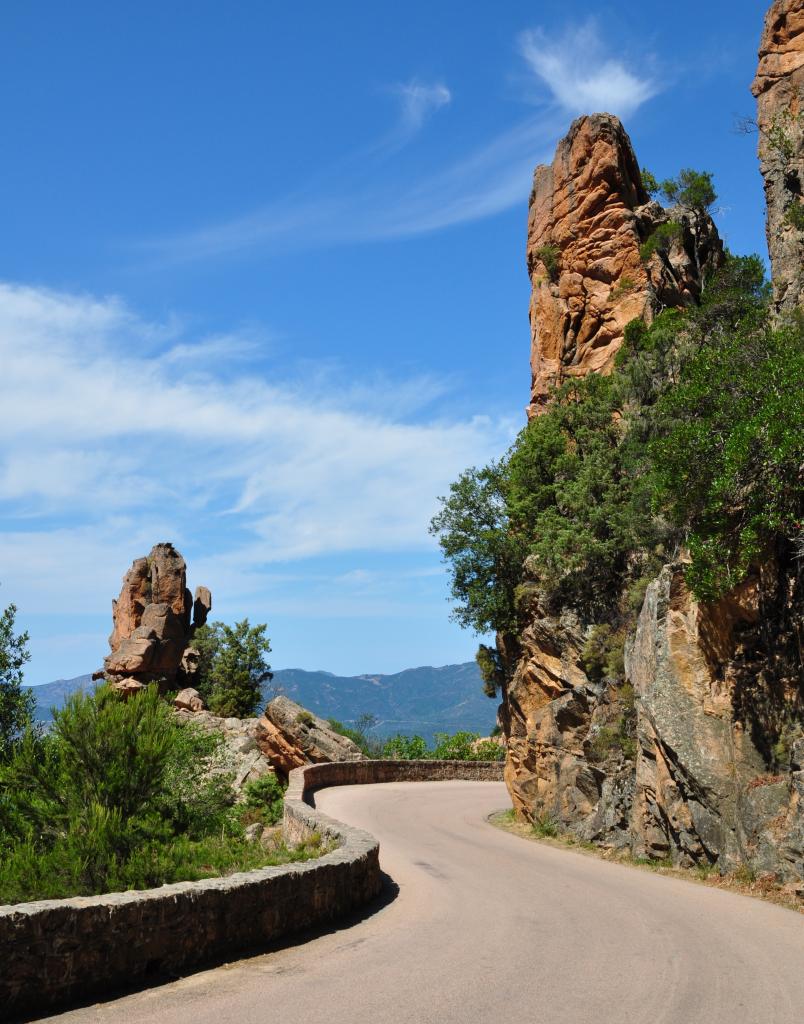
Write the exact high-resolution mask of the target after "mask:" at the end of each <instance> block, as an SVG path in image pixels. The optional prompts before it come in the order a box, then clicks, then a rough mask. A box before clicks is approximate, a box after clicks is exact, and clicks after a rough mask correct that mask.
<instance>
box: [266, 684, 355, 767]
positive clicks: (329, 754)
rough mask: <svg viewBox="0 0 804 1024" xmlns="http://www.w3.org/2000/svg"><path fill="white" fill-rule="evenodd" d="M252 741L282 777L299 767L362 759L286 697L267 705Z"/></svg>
mask: <svg viewBox="0 0 804 1024" xmlns="http://www.w3.org/2000/svg"><path fill="white" fill-rule="evenodd" d="M256 738H257V744H258V745H259V748H260V750H261V751H262V753H263V754H264V755H265V757H267V758H268V760H269V761H270V762H271V764H272V765H273V766H274V768H276V770H277V771H278V772H280V773H281V774H282V775H288V774H289V773H290V772H291V771H292V770H293V769H294V768H300V767H301V766H302V765H303V764H317V763H320V762H324V761H362V760H364V759H365V755H364V754H363V753H362V752H361V750H360V748H359V747H358V746H357V745H356V744H355V743H353V742H352V741H351V740H350V739H348V737H346V736H342V735H341V734H340V733H338V732H335V730H334V729H333V728H332V727H331V726H330V724H329V722H326V721H324V719H323V718H319V717H318V716H317V715H314V714H313V713H312V712H311V711H308V710H307V709H306V708H303V707H302V706H301V704H297V703H296V702H295V701H292V700H291V699H290V698H289V697H281V696H280V697H274V699H273V700H272V701H270V702H269V703H268V705H267V707H266V708H265V712H264V714H263V716H262V718H261V719H260V720H259V723H258V725H257V730H256Z"/></svg>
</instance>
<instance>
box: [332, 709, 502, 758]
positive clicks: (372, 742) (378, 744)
mask: <svg viewBox="0 0 804 1024" xmlns="http://www.w3.org/2000/svg"><path fill="white" fill-rule="evenodd" d="M329 724H330V726H331V727H332V728H333V729H335V731H336V732H339V733H340V734H341V735H342V736H347V737H348V738H349V739H351V740H352V741H353V742H354V743H356V744H357V745H358V746H359V747H360V749H361V751H362V752H363V753H364V754H365V755H366V757H370V758H382V759H385V760H391V761H502V760H504V758H505V748H504V747H503V746H502V745H501V744H500V743H498V742H496V741H495V740H492V739H482V738H481V737H480V734H479V733H476V732H466V731H460V732H455V733H446V732H437V733H436V734H435V737H434V738H435V743H434V745H433V746H432V747H429V746H428V744H427V741H426V740H425V739H424V737H422V736H418V735H413V736H406V735H402V734H401V733H397V735H395V736H390V737H388V738H387V739H380V738H379V737H377V736H375V735H374V733H373V730H374V727H375V725H376V719H375V718H374V716H373V715H363V716H362V717H361V718H360V719H358V724H357V726H356V727H355V728H354V729H350V728H348V727H346V726H344V725H343V723H342V722H339V721H337V719H334V718H331V719H330V720H329Z"/></svg>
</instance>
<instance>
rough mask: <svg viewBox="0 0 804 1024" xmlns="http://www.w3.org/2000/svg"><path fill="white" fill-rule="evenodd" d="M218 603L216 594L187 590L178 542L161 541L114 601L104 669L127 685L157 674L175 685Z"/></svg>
mask: <svg viewBox="0 0 804 1024" xmlns="http://www.w3.org/2000/svg"><path fill="white" fill-rule="evenodd" d="M211 608H212V595H211V594H210V592H209V590H208V589H207V588H206V587H199V588H198V589H197V590H196V592H195V598H193V596H192V595H191V594H190V591H189V590H188V589H187V566H186V564H185V561H184V559H183V558H182V556H181V555H180V554H179V552H178V551H177V550H176V549H175V548H174V547H173V545H172V544H156V545H155V546H154V547H153V548H152V549H151V553H150V554H149V555H148V556H147V557H146V558H137V559H135V560H134V563H133V564H132V566H131V568H130V569H129V570H128V572H127V573H126V575H125V576H124V577H123V586H122V589H121V591H120V596H119V597H118V598H117V600H116V601H112V621H113V628H112V635H111V636H110V637H109V646H110V647H111V654H109V655H108V656H107V657H106V658H105V659H104V668H103V672H101V673H98V674H99V675H105V676H107V677H108V678H111V679H112V680H114V681H115V684H116V685H118V686H119V687H120V688H121V689H124V690H135V689H137V687H138V685H143V684H145V683H146V682H149V681H150V680H153V679H160V680H164V681H165V682H166V684H171V683H173V682H175V681H176V680H177V678H180V677H182V675H183V673H182V660H183V658H184V655H185V651H187V650H188V648H189V646H190V640H191V638H192V634H193V631H194V630H195V629H196V628H197V627H198V626H202V625H203V624H204V623H205V622H206V619H207V615H208V614H209V612H210V610H211Z"/></svg>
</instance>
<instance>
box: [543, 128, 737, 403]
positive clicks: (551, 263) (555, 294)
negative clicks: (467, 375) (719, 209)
mask: <svg viewBox="0 0 804 1024" xmlns="http://www.w3.org/2000/svg"><path fill="white" fill-rule="evenodd" d="M670 220H672V221H674V222H675V223H677V224H678V225H679V231H678V234H677V236H676V237H674V238H673V239H672V242H671V243H670V245H669V247H668V248H667V251H666V252H656V253H654V254H653V256H651V257H650V258H649V260H648V261H647V262H646V261H643V259H642V257H641V255H640V247H641V245H642V244H643V243H644V242H645V241H646V240H647V238H648V237H649V236H650V235H651V234H652V233H653V232H654V231H655V230H656V229H657V228H658V227H659V226H660V225H662V224H665V223H667V222H668V221H670ZM722 258H723V247H722V244H721V242H720V239H719V237H718V235H717V231H716V230H715V227H714V224H713V223H712V221H711V219H710V218H709V217H708V216H706V215H705V214H699V213H695V212H692V211H682V210H675V211H667V210H665V209H663V207H661V206H660V205H659V204H658V203H656V202H651V201H650V198H649V196H648V194H647V193H646V192H645V189H644V187H643V185H642V176H641V173H640V170H639V164H638V163H637V159H636V156H635V155H634V150H633V147H632V145H631V140H630V139H629V137H628V135H627V133H626V131H625V129H624V128H623V126H622V124H621V123H620V121H619V120H618V119H617V118H616V117H613V116H612V115H611V114H594V115H591V116H588V117H581V118H578V120H576V121H575V122H574V123H573V124H572V127H571V128H570V130H569V133H568V134H567V136H566V137H565V138H564V139H562V140H561V142H560V143H559V144H558V149H557V150H556V155H555V159H554V160H553V163H552V164H551V165H550V166H547V165H541V166H539V167H537V168H536V172H535V175H534V179H533V190H532V192H531V196H530V206H529V213H528V238H527V265H528V273H529V275H530V279H531V286H532V296H531V303H530V322H531V375H532V385H531V405H530V407H529V413H530V414H531V415H533V414H535V413H536V412H538V410H539V409H540V408H541V407H543V405H544V403H545V401H546V400H547V396H548V393H549V391H550V388H551V387H552V386H554V385H555V384H558V383H560V382H561V381H562V380H563V379H565V378H566V377H573V376H580V377H583V376H586V374H587V373H593V372H596V373H609V372H611V369H612V368H613V366H614V358H615V356H616V355H617V352H618V351H619V349H620V346H621V345H622V342H623V332H624V329H625V326H626V324H628V323H629V322H630V321H631V320H634V319H635V318H636V317H644V318H645V319H646V320H647V321H648V322H650V320H651V319H652V317H653V316H654V315H655V313H656V312H657V311H658V310H659V309H662V308H665V307H667V306H682V305H688V304H690V303H692V302H694V301H695V300H696V299H697V298H698V296H699V295H700V292H701V285H702V280H703V277H704V275H705V274H706V272H707V271H708V270H709V269H711V267H712V266H713V265H717V264H718V263H719V262H720V261H721V260H722Z"/></svg>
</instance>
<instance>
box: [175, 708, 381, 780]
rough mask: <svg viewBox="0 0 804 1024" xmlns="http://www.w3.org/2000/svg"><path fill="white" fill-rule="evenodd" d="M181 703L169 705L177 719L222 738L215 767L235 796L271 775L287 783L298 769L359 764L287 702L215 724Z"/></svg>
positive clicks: (343, 744) (346, 744) (351, 751)
mask: <svg viewBox="0 0 804 1024" xmlns="http://www.w3.org/2000/svg"><path fill="white" fill-rule="evenodd" d="M184 692H185V693H191V692H194V691H184ZM181 698H182V695H181V694H179V696H178V697H177V698H176V702H175V703H176V714H177V715H178V716H179V718H181V719H182V720H183V721H186V722H191V723H192V724H193V725H195V726H197V727H198V728H200V729H203V730H204V731H205V732H215V733H218V734H220V736H221V737H222V738H223V749H222V757H221V767H222V769H223V770H225V771H228V772H231V773H232V776H233V787H234V789H235V792H236V793H240V792H241V791H242V789H243V787H244V786H245V785H246V784H247V783H249V782H254V781H255V780H256V779H259V778H262V776H263V775H267V774H269V773H271V772H273V773H275V774H276V775H278V776H279V777H280V778H281V779H282V780H287V777H288V775H289V774H290V772H291V771H292V770H293V769H294V768H299V767H301V766H302V765H304V764H317V763H320V762H322V761H362V760H363V759H364V758H363V754H362V753H361V751H360V750H359V748H358V747H357V746H356V745H355V744H354V743H353V742H352V741H351V740H350V739H347V738H346V737H345V736H341V735H340V733H337V732H335V731H334V730H333V729H332V728H331V727H330V725H329V723H328V722H325V721H323V719H320V718H318V717H317V716H316V715H314V714H312V713H311V712H310V711H308V710H307V709H306V708H303V707H302V706H301V705H300V704H296V703H294V702H293V701H292V700H288V698H287V697H276V698H274V700H272V701H269V702H268V704H267V706H266V708H265V711H264V712H263V714H262V715H261V716H260V717H253V718H220V717H218V716H217V715H213V714H211V713H210V712H209V711H206V710H204V708H203V705H198V706H195V707H191V706H189V704H190V702H189V701H187V702H184V701H183V700H182V699H181Z"/></svg>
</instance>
